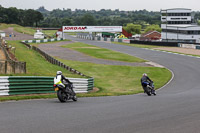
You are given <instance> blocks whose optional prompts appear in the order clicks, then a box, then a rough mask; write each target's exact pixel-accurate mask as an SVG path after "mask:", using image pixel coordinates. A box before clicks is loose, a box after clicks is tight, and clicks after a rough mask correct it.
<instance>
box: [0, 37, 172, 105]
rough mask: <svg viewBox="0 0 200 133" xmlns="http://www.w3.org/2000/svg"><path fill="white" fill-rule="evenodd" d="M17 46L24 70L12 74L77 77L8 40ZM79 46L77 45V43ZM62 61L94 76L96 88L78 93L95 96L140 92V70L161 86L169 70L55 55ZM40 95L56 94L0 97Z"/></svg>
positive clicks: (49, 95) (43, 96)
mask: <svg viewBox="0 0 200 133" xmlns="http://www.w3.org/2000/svg"><path fill="white" fill-rule="evenodd" d="M9 43H10V44H12V45H13V46H15V47H16V57H17V58H18V59H19V60H20V61H26V62H27V70H28V73H27V74H15V75H31V76H33V75H35V76H44V75H45V76H54V75H55V73H56V71H57V70H61V71H63V73H64V75H65V76H67V77H76V76H77V75H73V74H71V73H70V72H68V71H66V70H62V69H61V68H60V67H57V66H55V65H52V64H50V63H48V62H47V61H46V60H45V59H44V58H43V57H41V56H40V55H39V54H38V53H37V52H35V51H33V50H29V49H27V48H26V47H25V46H24V45H23V44H21V43H19V41H9ZM77 47H78V46H77ZM58 60H60V61H61V62H63V63H64V64H70V67H72V68H74V69H76V70H78V71H80V72H82V73H84V74H86V75H89V76H92V77H94V79H95V84H94V85H95V87H97V88H99V91H97V92H92V93H91V92H89V93H86V94H78V97H94V96H118V95H131V94H136V93H140V92H143V90H142V87H141V84H140V78H141V76H142V74H143V73H147V74H148V75H149V77H150V78H151V79H152V80H153V81H154V83H155V88H156V89H157V88H160V87H162V86H163V85H164V84H166V83H167V82H168V81H169V80H170V79H171V76H172V75H171V72H170V71H169V70H167V69H165V68H157V67H132V66H114V65H102V64H94V63H87V62H78V61H69V60H63V59H58ZM40 98H56V94H55V93H54V94H47V95H28V96H6V97H5V96H4V97H0V101H6V100H23V99H40Z"/></svg>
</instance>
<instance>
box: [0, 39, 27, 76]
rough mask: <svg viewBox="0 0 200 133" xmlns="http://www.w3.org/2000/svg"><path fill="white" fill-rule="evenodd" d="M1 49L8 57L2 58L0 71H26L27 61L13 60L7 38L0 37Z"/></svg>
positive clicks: (3, 72)
mask: <svg viewBox="0 0 200 133" xmlns="http://www.w3.org/2000/svg"><path fill="white" fill-rule="evenodd" d="M0 50H2V51H3V53H4V55H5V57H6V59H5V60H0V73H1V74H13V73H14V74H15V73H26V62H20V61H15V60H13V59H12V58H11V57H10V55H9V53H8V51H9V50H10V49H9V48H7V45H6V43H5V40H3V39H0Z"/></svg>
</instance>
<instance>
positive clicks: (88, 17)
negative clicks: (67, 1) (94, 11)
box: [81, 14, 96, 26]
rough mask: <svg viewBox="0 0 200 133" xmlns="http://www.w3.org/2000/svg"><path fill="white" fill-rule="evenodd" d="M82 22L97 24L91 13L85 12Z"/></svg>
mask: <svg viewBox="0 0 200 133" xmlns="http://www.w3.org/2000/svg"><path fill="white" fill-rule="evenodd" d="M81 24H82V25H86V26H90V25H96V20H95V18H94V17H93V16H92V15H91V14H85V15H84V16H83V17H82V18H81Z"/></svg>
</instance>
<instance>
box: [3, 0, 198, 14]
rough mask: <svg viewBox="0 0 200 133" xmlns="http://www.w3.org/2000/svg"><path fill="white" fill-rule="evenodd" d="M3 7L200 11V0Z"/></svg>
mask: <svg viewBox="0 0 200 133" xmlns="http://www.w3.org/2000/svg"><path fill="white" fill-rule="evenodd" d="M0 5H1V6H3V7H6V8H8V7H17V8H18V9H38V7H40V6H44V7H45V8H46V9H47V10H53V9H57V8H60V9H63V8H65V9H67V8H70V9H72V10H75V9H86V10H100V9H112V10H114V9H119V10H125V11H132V10H143V9H146V10H148V11H160V9H169V8H189V9H192V10H193V11H200V0H0Z"/></svg>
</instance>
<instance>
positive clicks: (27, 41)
mask: <svg viewBox="0 0 200 133" xmlns="http://www.w3.org/2000/svg"><path fill="white" fill-rule="evenodd" d="M62 40H64V39H63V38H53V39H41V40H23V41H22V42H24V43H44V42H54V41H62Z"/></svg>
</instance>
